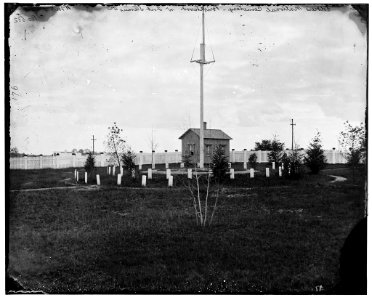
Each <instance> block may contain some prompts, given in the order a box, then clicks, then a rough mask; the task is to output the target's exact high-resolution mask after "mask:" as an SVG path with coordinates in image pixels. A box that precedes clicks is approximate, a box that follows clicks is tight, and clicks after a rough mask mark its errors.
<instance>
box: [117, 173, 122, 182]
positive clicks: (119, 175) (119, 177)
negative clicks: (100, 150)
mask: <svg viewBox="0 0 372 300" xmlns="http://www.w3.org/2000/svg"><path fill="white" fill-rule="evenodd" d="M117 183H118V185H121V174H118V182H117Z"/></svg>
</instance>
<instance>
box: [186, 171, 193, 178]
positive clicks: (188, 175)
mask: <svg viewBox="0 0 372 300" xmlns="http://www.w3.org/2000/svg"><path fill="white" fill-rule="evenodd" d="M187 178H188V179H192V169H187Z"/></svg>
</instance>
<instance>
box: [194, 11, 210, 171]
mask: <svg viewBox="0 0 372 300" xmlns="http://www.w3.org/2000/svg"><path fill="white" fill-rule="evenodd" d="M202 33H203V40H202V43H201V44H200V59H198V60H192V59H191V61H190V62H196V63H198V64H200V134H199V136H200V150H199V155H200V160H199V167H200V168H204V81H203V79H204V78H203V68H204V65H206V64H210V63H214V62H215V60H214V59H213V61H206V60H205V30H204V6H203V14H202Z"/></svg>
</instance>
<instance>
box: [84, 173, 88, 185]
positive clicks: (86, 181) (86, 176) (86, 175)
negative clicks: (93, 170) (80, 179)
mask: <svg viewBox="0 0 372 300" xmlns="http://www.w3.org/2000/svg"><path fill="white" fill-rule="evenodd" d="M84 177H85V178H84V181H85V183H88V173H87V172H85V176H84Z"/></svg>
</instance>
